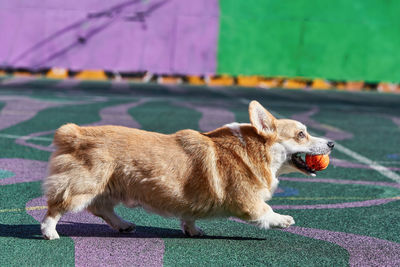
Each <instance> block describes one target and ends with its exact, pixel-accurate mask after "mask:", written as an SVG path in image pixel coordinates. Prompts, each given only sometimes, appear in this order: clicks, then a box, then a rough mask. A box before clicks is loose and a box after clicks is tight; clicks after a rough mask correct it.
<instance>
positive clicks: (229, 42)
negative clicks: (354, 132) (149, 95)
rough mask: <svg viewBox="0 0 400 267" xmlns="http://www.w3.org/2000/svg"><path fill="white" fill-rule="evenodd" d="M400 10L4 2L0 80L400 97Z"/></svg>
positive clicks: (262, 2)
mask: <svg viewBox="0 0 400 267" xmlns="http://www.w3.org/2000/svg"><path fill="white" fill-rule="evenodd" d="M399 10H400V2H399V1H392V0H353V1H346V0H337V1H326V0H287V1H276V0H253V1H235V0H223V1H218V0H196V1H187V0H186V1H185V0H130V1H122V0H121V1H101V0H86V1H80V0H69V1H62V0H52V1H32V0H19V1H14V0H2V1H0V32H1V36H2V37H1V41H0V69H1V73H0V74H2V75H16V76H24V75H29V74H34V75H41V76H43V77H48V78H68V77H75V78H80V79H98V80H101V79H132V80H138V81H143V82H148V81H158V82H160V83H172V84H175V83H181V82H184V83H191V84H204V83H207V84H210V85H240V86H259V87H267V88H270V87H284V88H315V89H328V88H338V89H345V90H379V91H389V92H398V91H399V90H400V89H399V86H398V83H399V82H400V74H399V72H400V64H399V62H400V53H398V49H399V47H400V34H398V28H399V26H400V17H399V16H398V11H399ZM82 71H83V72H82Z"/></svg>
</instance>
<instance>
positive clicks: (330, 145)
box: [328, 141, 335, 149]
mask: <svg viewBox="0 0 400 267" xmlns="http://www.w3.org/2000/svg"><path fill="white" fill-rule="evenodd" d="M334 146H335V143H334V142H332V141H329V142H328V147H329V148H330V149H332V148H333V147H334Z"/></svg>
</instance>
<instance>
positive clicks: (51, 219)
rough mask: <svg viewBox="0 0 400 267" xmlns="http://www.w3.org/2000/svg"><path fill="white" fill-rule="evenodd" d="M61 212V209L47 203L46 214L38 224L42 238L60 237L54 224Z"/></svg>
mask: <svg viewBox="0 0 400 267" xmlns="http://www.w3.org/2000/svg"><path fill="white" fill-rule="evenodd" d="M63 213H64V211H63V210H62V209H60V208H58V207H56V206H50V205H49V207H48V210H47V213H46V216H45V217H44V219H43V221H42V223H41V225H40V229H41V231H42V235H43V237H44V239H48V240H53V239H59V238H60V236H59V235H58V233H57V231H56V225H57V223H58V221H59V220H60V218H61V216H62V215H63Z"/></svg>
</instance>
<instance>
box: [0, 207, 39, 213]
mask: <svg viewBox="0 0 400 267" xmlns="http://www.w3.org/2000/svg"><path fill="white" fill-rule="evenodd" d="M44 209H47V206H35V207H27V208H25V209H4V210H0V213H1V212H23V211H27V210H44Z"/></svg>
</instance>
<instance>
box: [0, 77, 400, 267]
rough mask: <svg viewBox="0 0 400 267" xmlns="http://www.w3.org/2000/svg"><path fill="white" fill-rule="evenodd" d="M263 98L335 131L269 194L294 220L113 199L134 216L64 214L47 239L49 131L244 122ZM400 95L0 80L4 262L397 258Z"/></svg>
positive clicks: (385, 261)
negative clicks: (267, 225)
mask: <svg viewBox="0 0 400 267" xmlns="http://www.w3.org/2000/svg"><path fill="white" fill-rule="evenodd" d="M253 99H254V100H258V101H259V102H260V103H261V104H262V105H264V106H265V107H266V108H267V109H269V110H270V111H272V113H273V114H274V115H275V116H277V117H280V118H281V117H286V118H293V119H296V120H299V121H302V122H303V123H304V124H306V125H307V126H308V129H309V131H310V132H312V133H313V134H316V135H320V136H326V137H328V138H331V139H334V140H335V142H336V146H335V149H334V151H333V153H332V154H331V163H330V166H329V167H328V168H327V169H326V170H325V171H322V172H319V173H318V174H317V177H315V178H312V177H307V176H304V175H302V174H294V175H285V176H283V177H281V178H280V183H279V187H278V190H277V192H276V194H275V196H274V198H273V199H272V200H271V201H270V202H269V203H270V204H271V205H272V207H273V208H274V209H275V210H276V211H277V212H279V213H281V214H288V215H291V216H293V217H294V219H295V221H296V224H295V225H294V226H291V227H289V228H287V229H285V230H268V231H266V230H261V229H258V228H256V227H254V226H251V225H248V224H245V223H243V222H241V221H238V220H235V219H234V218H229V219H216V220H205V221H199V222H198V225H199V226H200V227H201V228H202V229H203V230H204V231H205V232H206V236H204V237H201V238H186V237H185V236H184V235H183V234H182V233H181V231H180V229H179V222H178V220H176V219H173V218H163V217H160V216H158V215H154V214H149V213H146V212H145V211H143V210H142V209H134V210H132V209H128V208H125V207H123V206H118V207H117V209H116V210H117V213H118V214H119V215H120V216H121V217H123V218H124V219H125V220H129V221H132V222H134V223H135V224H136V225H137V230H136V232H135V233H130V234H120V233H117V232H114V231H113V230H111V229H110V228H109V227H108V226H107V225H106V224H105V223H104V222H103V221H102V220H101V219H98V218H96V217H94V216H92V215H90V214H88V213H86V212H82V213H78V214H72V213H71V214H66V215H65V216H64V217H63V218H62V219H61V221H60V222H59V224H58V226H57V230H58V232H59V234H60V236H61V239H59V240H53V241H48V240H43V239H42V237H41V233H40V225H39V222H40V221H41V219H42V218H43V216H44V214H45V212H46V201H45V199H44V198H43V197H42V192H41V180H42V178H43V177H44V176H45V175H46V165H47V160H48V158H49V156H50V153H51V151H52V149H53V148H52V147H51V142H52V136H53V133H54V131H55V129H57V128H58V127H60V126H61V125H62V124H64V123H67V122H74V123H76V124H79V125H104V124H115V125H124V126H129V127H137V128H141V129H145V130H150V131H158V132H162V133H172V132H175V131H177V130H180V129H185V128H191V129H195V130H199V131H209V130H212V129H215V128H217V127H219V126H222V125H224V124H226V123H230V122H232V121H237V122H248V121H249V118H248V111H247V106H248V103H249V102H250V100H253ZM399 103H400V95H395V94H379V93H374V92H357V93H352V92H342V91H334V90H329V91H328V90H326V91H323V90H282V89H270V90H265V89H257V88H239V87H214V88H212V87H203V86H175V85H174V86H172V85H171V86H165V85H163V86H162V85H157V84H138V83H129V82H126V81H121V82H109V81H104V82H91V81H77V80H42V79H36V78H33V77H29V78H28V77H25V78H10V77H0V247H1V250H0V265H1V266H10V265H12V266H27V265H30V266H49V265H50V266H55V265H57V266H73V265H76V266H100V265H101V266H113V265H115V266H116V265H118V266H162V265H163V266H187V265H195V266H210V265H219V266H222V265H223V266H265V265H268V266H347V265H350V266H399V265H400V223H399V222H400V205H399V204H400V202H399V200H400V145H399V141H400V139H399V136H400V104H399Z"/></svg>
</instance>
